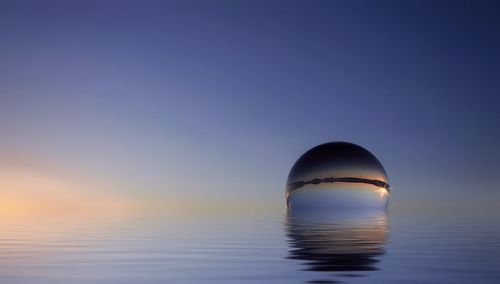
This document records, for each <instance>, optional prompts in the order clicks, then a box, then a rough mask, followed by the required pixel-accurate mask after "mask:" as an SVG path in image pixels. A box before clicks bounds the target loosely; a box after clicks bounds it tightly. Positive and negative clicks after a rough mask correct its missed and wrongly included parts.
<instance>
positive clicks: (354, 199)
mask: <svg viewBox="0 0 500 284" xmlns="http://www.w3.org/2000/svg"><path fill="white" fill-rule="evenodd" d="M389 195H390V187H389V183H388V179H387V174H386V173H385V170H384V167H383V166H382V164H381V163H380V162H379V160H378V159H377V158H376V157H375V156H374V155H373V154H372V153H370V152H369V151H368V150H366V149H364V148H362V147H360V146H358V145H355V144H352V143H347V142H331V143H326V144H322V145H319V146H316V147H314V148H312V149H311V150H309V151H307V152H306V153H305V154H303V155H302V156H301V157H300V158H299V159H298V160H297V161H296V162H295V164H294V165H293V167H292V169H291V170H290V174H289V175H288V180H287V187H286V202H287V207H288V209H289V210H292V211H302V210H308V211H310V210H318V209H319V210H345V209H385V208H387V204H388V201H389Z"/></svg>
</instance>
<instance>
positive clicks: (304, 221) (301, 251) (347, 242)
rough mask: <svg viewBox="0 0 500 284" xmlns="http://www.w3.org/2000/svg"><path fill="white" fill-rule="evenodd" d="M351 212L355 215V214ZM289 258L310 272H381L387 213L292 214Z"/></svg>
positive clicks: (289, 232) (289, 218)
mask: <svg viewBox="0 0 500 284" xmlns="http://www.w3.org/2000/svg"><path fill="white" fill-rule="evenodd" d="M351 213H353V212H352V211H351ZM285 224H286V231H287V237H288V242H289V244H290V247H291V250H290V251H289V255H288V258H289V259H295V260H300V261H303V262H304V264H305V265H306V267H307V270H310V271H331V272H335V271H338V272H342V271H344V272H345V271H350V272H352V273H355V272H356V271H358V272H361V271H369V270H377V269H378V267H377V266H378V262H379V261H380V257H381V256H382V255H383V254H384V252H385V249H384V246H385V241H386V238H387V235H388V230H387V215H386V214H385V211H382V212H381V211H378V212H376V213H375V212H369V213H367V214H364V213H363V214H359V215H346V214H344V215H342V214H335V215H328V214H312V215H307V213H305V212H302V213H301V214H298V215H293V214H288V216H287V220H286V223H285Z"/></svg>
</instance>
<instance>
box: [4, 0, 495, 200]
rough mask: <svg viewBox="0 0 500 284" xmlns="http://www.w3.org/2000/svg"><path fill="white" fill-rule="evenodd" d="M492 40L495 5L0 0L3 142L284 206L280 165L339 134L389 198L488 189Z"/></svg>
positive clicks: (138, 182)
mask: <svg viewBox="0 0 500 284" xmlns="http://www.w3.org/2000/svg"><path fill="white" fill-rule="evenodd" d="M499 51H500V5H499V4H498V3H497V2H495V1H311V2H308V1H2V2H1V3H0V130H1V134H2V135H1V137H0V154H1V155H2V156H3V157H10V158H9V159H10V160H22V161H23V163H28V164H30V163H34V164H36V163H39V164H41V165H42V166H41V167H49V166H48V165H49V164H50V167H52V168H54V169H56V170H60V171H64V172H68V173H70V174H69V175H77V176H79V178H89V179H93V180H98V181H102V182H103V183H106V184H113V187H114V188H115V189H114V190H116V191H118V192H121V191H123V192H127V193H132V194H138V195H140V194H143V193H146V194H152V195H155V194H156V193H161V194H166V195H169V194H171V195H175V196H177V195H179V196H183V197H188V198H189V197H192V196H196V197H197V198H206V199H214V198H215V199H216V198H218V197H220V196H224V198H227V199H238V198H248V199H251V200H260V199H264V198H265V199H269V200H273V201H276V202H282V199H283V191H284V187H285V180H286V176H287V174H288V171H289V169H290V167H291V166H292V165H293V163H294V161H295V160H296V159H297V158H298V157H299V156H300V155H301V154H302V153H303V152H304V151H306V150H307V149H309V148H311V147H313V146H315V145H317V144H320V143H324V142H328V141H334V140H342V141H350V142H354V143H357V144H359V145H361V146H363V147H365V148H367V149H369V150H370V151H371V152H373V153H374V154H375V155H376V156H377V157H378V158H379V159H380V160H381V162H382V163H383V164H384V166H385V168H386V171H387V173H388V175H389V179H390V182H391V185H392V186H393V188H394V191H393V192H394V197H393V199H394V200H395V202H397V201H399V202H401V204H403V203H411V202H413V201H415V200H416V201H417V202H425V201H426V200H429V199H432V200H438V201H439V202H446V203H453V202H456V203H457V204H461V203H465V202H468V201H469V200H473V201H474V202H478V201H481V200H492V198H493V199H494V198H497V199H498V198H499V197H500V194H499V193H498V189H499V188H498V184H497V181H499V178H498V174H499V172H500V167H499V163H500V151H499V150H498V145H500V127H499V126H500V117H499V115H500V96H499V94H500V93H499V91H500V84H499V82H500V58H499V57H500V52H499ZM12 157H14V158H12ZM9 159H4V163H7V162H5V161H8V160H9ZM436 193H437V195H434V194H436ZM283 204H284V201H283Z"/></svg>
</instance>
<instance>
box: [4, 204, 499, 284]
mask: <svg viewBox="0 0 500 284" xmlns="http://www.w3.org/2000/svg"><path fill="white" fill-rule="evenodd" d="M495 221H496V217H495V216H491V218H485V217H484V216H483V217H480V218H479V217H478V218H473V217H470V218H457V217H456V216H454V217H440V218H436V217H432V218H431V217H423V216H418V215H411V214H400V213H395V212H389V214H387V215H386V214H381V215H374V216H367V217H366V218H364V217H363V218H358V217H355V218H351V217H341V218H334V219H330V220H329V219H326V220H324V219H313V220H307V219H306V220H304V219H301V218H295V217H291V216H287V215H286V214H272V213H269V214H219V215H213V214H212V215H210V216H189V217H187V216H186V217H183V216H175V218H173V217H168V218H167V217H158V216H154V217H141V218H120V219H113V218H105V217H102V218H91V219H88V220H84V221H82V220H75V219H72V218H69V217H67V218H64V217H60V218H54V219H52V220H50V221H48V220H44V221H40V220H36V219H33V220H27V221H26V220H23V221H22V222H21V221H19V222H2V223H1V224H0V283H13V284H14V283H236V282H238V283H338V282H343V283H423V282H425V283H473V282H477V283H499V282H498V281H499V280H498V279H500V226H499V225H498V222H495Z"/></svg>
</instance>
